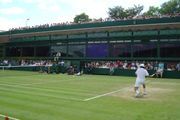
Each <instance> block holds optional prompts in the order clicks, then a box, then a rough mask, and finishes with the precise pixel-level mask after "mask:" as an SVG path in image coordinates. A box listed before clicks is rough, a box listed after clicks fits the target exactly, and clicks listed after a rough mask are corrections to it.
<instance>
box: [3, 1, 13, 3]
mask: <svg viewBox="0 0 180 120" xmlns="http://www.w3.org/2000/svg"><path fill="white" fill-rule="evenodd" d="M12 1H13V0H0V2H1V3H12Z"/></svg>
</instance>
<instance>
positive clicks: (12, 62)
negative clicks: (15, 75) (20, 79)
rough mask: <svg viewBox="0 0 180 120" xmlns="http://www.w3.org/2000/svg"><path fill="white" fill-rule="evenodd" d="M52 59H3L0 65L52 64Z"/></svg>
mask: <svg viewBox="0 0 180 120" xmlns="http://www.w3.org/2000/svg"><path fill="white" fill-rule="evenodd" d="M52 65H53V62H52V61H51V60H2V61H0V66H52Z"/></svg>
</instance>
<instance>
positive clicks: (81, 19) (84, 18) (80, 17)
mask: <svg viewBox="0 0 180 120" xmlns="http://www.w3.org/2000/svg"><path fill="white" fill-rule="evenodd" d="M90 20H91V19H90V18H89V16H88V15H86V14H85V13H81V14H79V15H76V17H75V18H74V22H75V23H79V22H88V21H90Z"/></svg>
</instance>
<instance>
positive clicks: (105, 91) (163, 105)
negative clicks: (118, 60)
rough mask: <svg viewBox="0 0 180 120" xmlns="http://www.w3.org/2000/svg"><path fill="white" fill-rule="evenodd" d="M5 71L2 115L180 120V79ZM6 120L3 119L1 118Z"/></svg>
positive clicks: (25, 119)
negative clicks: (143, 91) (138, 87)
mask: <svg viewBox="0 0 180 120" xmlns="http://www.w3.org/2000/svg"><path fill="white" fill-rule="evenodd" d="M134 83H135V77H122V76H104V75H82V76H74V75H67V74H42V73H37V72H26V71H8V70H5V71H2V70H1V71H0V114H2V115H7V116H11V117H14V118H18V119H20V120H179V119H180V114H179V110H180V79H157V78H147V93H148V94H147V95H145V96H142V97H141V98H135V97H134V95H135V93H134V91H133V86H134ZM1 119H2V120H4V118H0V120H1Z"/></svg>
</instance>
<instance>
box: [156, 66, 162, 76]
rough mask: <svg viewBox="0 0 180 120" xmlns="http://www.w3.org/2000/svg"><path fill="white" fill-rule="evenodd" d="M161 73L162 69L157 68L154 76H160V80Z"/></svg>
mask: <svg viewBox="0 0 180 120" xmlns="http://www.w3.org/2000/svg"><path fill="white" fill-rule="evenodd" d="M163 71H164V70H163V67H158V69H157V71H156V76H157V77H159V76H160V77H161V78H162V77H163Z"/></svg>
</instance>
